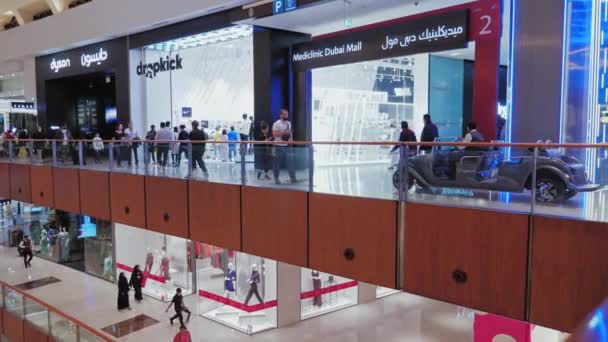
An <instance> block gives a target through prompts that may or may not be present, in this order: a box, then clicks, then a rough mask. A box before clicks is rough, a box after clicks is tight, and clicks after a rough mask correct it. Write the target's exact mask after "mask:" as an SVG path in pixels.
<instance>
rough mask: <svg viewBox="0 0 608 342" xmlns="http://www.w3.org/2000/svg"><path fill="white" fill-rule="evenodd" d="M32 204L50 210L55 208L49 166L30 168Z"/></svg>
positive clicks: (51, 174) (51, 173)
mask: <svg viewBox="0 0 608 342" xmlns="http://www.w3.org/2000/svg"><path fill="white" fill-rule="evenodd" d="M30 172H31V177H32V178H31V181H32V203H34V204H37V205H40V206H44V207H49V208H52V207H54V206H55V201H54V195H53V169H52V168H51V167H50V166H32V167H31V168H30Z"/></svg>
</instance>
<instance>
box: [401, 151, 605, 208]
mask: <svg viewBox="0 0 608 342" xmlns="http://www.w3.org/2000/svg"><path fill="white" fill-rule="evenodd" d="M536 168H537V173H536V200H537V201H539V202H561V201H565V200H567V199H569V198H571V197H573V196H574V195H576V194H577V193H579V192H588V191H595V190H598V189H599V188H601V186H600V185H597V184H591V183H590V182H589V180H588V179H587V173H586V172H585V166H584V165H583V164H582V163H581V162H580V161H579V160H578V159H576V158H574V157H570V156H566V155H564V154H562V153H561V151H560V150H559V149H555V150H545V149H543V150H540V153H539V156H538V159H537V161H536ZM533 170H534V154H533V153H532V152H530V151H527V152H524V153H523V154H521V155H519V156H515V157H511V158H510V159H508V160H505V157H504V154H503V153H502V152H500V151H498V150H489V151H468V150H462V151H461V150H458V149H447V150H446V149H438V148H436V149H435V150H434V151H433V152H432V153H430V154H423V155H416V156H411V157H410V158H408V170H407V171H408V173H409V177H408V187H409V188H410V189H411V188H412V187H413V186H414V185H417V186H418V187H420V188H422V189H427V190H432V189H433V188H466V189H480V190H492V191H504V192H523V191H524V190H530V188H531V187H532V171H533ZM399 183H400V172H399V170H397V171H396V172H395V173H394V174H393V184H394V186H395V187H396V188H399Z"/></svg>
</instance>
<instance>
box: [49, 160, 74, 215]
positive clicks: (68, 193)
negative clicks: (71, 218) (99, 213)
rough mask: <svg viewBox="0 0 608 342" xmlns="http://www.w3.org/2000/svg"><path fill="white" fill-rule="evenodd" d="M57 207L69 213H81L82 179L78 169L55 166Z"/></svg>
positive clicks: (54, 177)
mask: <svg viewBox="0 0 608 342" xmlns="http://www.w3.org/2000/svg"><path fill="white" fill-rule="evenodd" d="M53 189H54V193H55V194H54V198H55V208H57V209H61V210H64V211H67V212H69V213H80V180H79V178H78V169H76V168H67V167H55V168H53Z"/></svg>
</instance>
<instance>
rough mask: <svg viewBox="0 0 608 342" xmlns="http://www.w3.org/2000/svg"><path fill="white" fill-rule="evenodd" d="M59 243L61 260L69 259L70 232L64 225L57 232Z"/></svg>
mask: <svg viewBox="0 0 608 342" xmlns="http://www.w3.org/2000/svg"><path fill="white" fill-rule="evenodd" d="M57 239H58V243H57V244H58V245H60V246H59V247H60V251H61V253H60V256H59V260H60V261H68V259H69V258H70V234H68V232H67V231H66V229H65V227H62V228H61V229H60V231H59V234H57Z"/></svg>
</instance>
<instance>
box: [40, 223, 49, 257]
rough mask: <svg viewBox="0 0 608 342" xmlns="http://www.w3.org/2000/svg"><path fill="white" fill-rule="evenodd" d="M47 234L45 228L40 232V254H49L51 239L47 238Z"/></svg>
mask: <svg viewBox="0 0 608 342" xmlns="http://www.w3.org/2000/svg"><path fill="white" fill-rule="evenodd" d="M47 235H48V233H47V231H46V229H43V230H42V232H40V243H39V245H40V254H41V255H43V256H48V255H49V239H48V238H47Z"/></svg>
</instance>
